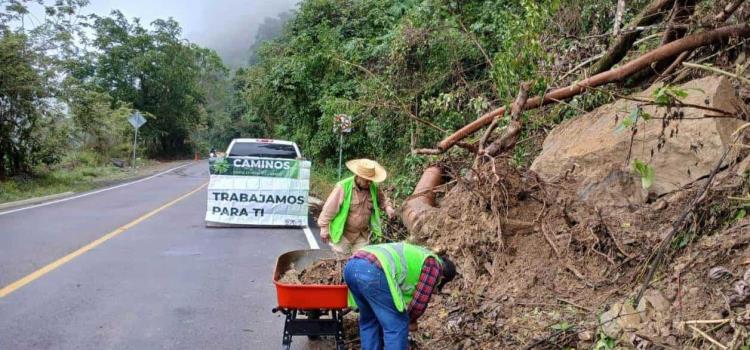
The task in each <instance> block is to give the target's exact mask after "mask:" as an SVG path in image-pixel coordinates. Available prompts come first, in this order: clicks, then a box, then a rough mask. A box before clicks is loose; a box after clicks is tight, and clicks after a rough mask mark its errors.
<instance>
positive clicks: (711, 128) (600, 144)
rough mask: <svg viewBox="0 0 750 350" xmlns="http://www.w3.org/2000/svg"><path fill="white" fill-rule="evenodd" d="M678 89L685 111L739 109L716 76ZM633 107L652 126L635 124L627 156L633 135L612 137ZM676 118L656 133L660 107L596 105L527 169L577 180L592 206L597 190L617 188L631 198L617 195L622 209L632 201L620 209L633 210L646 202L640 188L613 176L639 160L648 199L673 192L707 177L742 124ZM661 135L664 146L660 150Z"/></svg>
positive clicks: (559, 131)
mask: <svg viewBox="0 0 750 350" xmlns="http://www.w3.org/2000/svg"><path fill="white" fill-rule="evenodd" d="M657 88H658V86H654V87H651V88H650V89H648V90H646V91H644V92H642V93H640V94H637V95H636V96H634V97H637V98H639V99H647V100H653V97H652V96H653V93H654V91H655V90H656V89H657ZM680 88H681V89H682V90H684V91H686V92H687V93H688V96H687V97H686V98H684V99H682V101H683V102H684V103H686V104H694V105H700V106H707V107H712V108H716V109H720V110H723V111H728V112H733V111H735V110H736V109H737V106H738V105H739V103H741V102H740V100H739V99H738V98H737V96H736V94H735V89H734V87H732V85H731V83H730V82H729V81H728V80H727V79H726V78H723V77H718V76H711V77H706V78H703V79H698V80H693V81H691V82H688V83H686V84H684V85H682V86H680ZM638 107H641V108H642V110H643V111H644V112H645V113H648V114H650V115H651V116H652V117H653V119H651V120H649V121H646V122H644V121H642V120H640V121H639V122H638V124H637V128H638V132H637V133H636V135H635V137H634V138H633V141H632V150H630V148H631V137H632V133H631V131H630V129H629V128H625V129H624V130H623V128H622V127H620V128H619V129H620V130H618V125H620V124H621V123H622V121H623V119H624V118H626V117H627V116H628V115H629V114H630V113H631V112H632V111H633V110H635V109H636V108H638ZM670 112H675V110H674V109H672V110H671V111H670ZM680 112H682V113H684V115H683V118H682V119H681V120H679V121H678V120H673V121H671V122H670V123H669V125H667V126H666V127H663V126H662V122H663V119H662V117H663V116H664V115H665V114H666V113H667V109H666V108H664V107H657V106H654V105H646V104H644V103H643V102H635V101H631V100H626V99H620V100H618V101H616V102H614V103H612V104H608V105H605V106H601V107H599V108H597V109H596V110H594V111H592V112H590V113H588V114H585V115H582V116H579V117H577V118H574V119H571V120H568V121H566V122H564V123H562V124H560V125H559V126H557V127H556V128H555V129H554V130H553V131H552V132H551V133H550V134H549V136H547V138H546V140H545V141H544V146H543V150H542V152H541V154H540V155H539V156H538V157H537V158H536V159H535V160H534V163H533V164H532V165H531V169H532V170H534V171H535V172H536V173H537V174H539V176H540V177H541V178H542V179H544V180H547V181H554V180H556V179H559V178H561V177H564V176H572V177H574V178H576V179H579V180H582V181H583V183H584V186H583V188H582V190H581V193H580V194H581V196H582V197H585V198H584V199H588V200H596V198H595V197H597V196H596V195H592V194H597V193H600V192H607V191H603V188H605V187H609V186H611V185H613V184H623V183H624V184H625V185H620V186H619V187H620V188H622V189H628V191H631V192H634V193H623V195H624V197H623V198H624V199H626V200H625V201H624V202H631V203H623V204H633V203H632V201H645V198H646V196H644V195H643V193H637V192H639V191H641V189H638V188H637V187H636V186H628V185H627V184H628V181H629V180H628V179H627V177H623V176H622V175H623V174H622V173H621V170H618V169H626V171H630V167H631V166H632V163H633V161H634V160H635V159H638V160H640V161H642V162H644V163H647V164H650V165H651V166H652V167H653V168H654V174H655V175H654V181H653V184H652V186H651V187H650V188H649V192H651V193H653V194H656V195H662V194H665V193H668V192H671V191H674V190H676V189H678V188H680V187H682V186H684V185H686V184H689V183H691V182H693V181H695V180H697V179H699V178H701V177H704V176H706V175H708V174H709V173H710V172H711V170H712V169H713V167H714V166H715V165H716V162H718V160H719V159H720V158H721V155H722V154H723V152H724V150H725V149H726V147H727V146H728V145H729V144H730V143H731V142H732V133H733V132H734V131H735V130H736V129H737V128H738V127H739V126H740V125H742V121H740V120H738V119H734V118H710V117H709V118H705V117H706V116H711V115H716V114H717V113H716V112H711V111H707V110H705V109H699V108H690V107H683V108H682V109H681V110H680ZM662 132H663V134H662ZM660 135H662V137H661V139H662V141H663V142H664V144H663V145H662V147H661V148H659V147H658V143H659V142H660ZM629 150H630V151H631V152H632V155H631V158H630V162H628V161H627V157H628V152H629ZM618 171H620V173H616V172H618ZM615 175H617V176H615ZM607 195H608V196H609V195H610V193H607ZM607 202H611V198H610V200H609V201H607Z"/></svg>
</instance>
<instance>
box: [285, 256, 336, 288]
mask: <svg viewBox="0 0 750 350" xmlns="http://www.w3.org/2000/svg"><path fill="white" fill-rule="evenodd" d="M345 264H346V259H320V260H318V261H316V262H314V263H312V264H311V265H309V266H307V267H305V268H304V269H302V270H297V269H296V268H295V267H294V265H292V267H291V268H290V269H289V270H287V271H286V272H284V274H283V275H282V276H281V278H280V279H279V281H280V282H281V283H287V284H322V285H340V284H344V272H343V271H344V265H345Z"/></svg>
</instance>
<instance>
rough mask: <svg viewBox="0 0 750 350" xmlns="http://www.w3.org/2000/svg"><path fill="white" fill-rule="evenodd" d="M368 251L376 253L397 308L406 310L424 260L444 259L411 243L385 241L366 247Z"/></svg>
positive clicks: (412, 296) (441, 262)
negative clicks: (430, 258)
mask: <svg viewBox="0 0 750 350" xmlns="http://www.w3.org/2000/svg"><path fill="white" fill-rule="evenodd" d="M360 250H364V251H366V252H368V253H371V254H374V255H375V256H376V257H377V258H378V261H380V266H381V267H382V268H383V272H384V273H385V278H386V280H388V288H389V289H390V290H391V297H392V298H393V304H394V305H395V306H396V310H398V311H399V312H404V311H406V309H407V308H408V307H409V304H410V303H411V300H412V299H413V298H414V292H415V290H416V288H417V283H419V277H420V275H421V274H422V267H423V266H424V261H425V260H426V259H427V258H429V257H432V258H434V259H435V260H437V261H438V263H439V264H440V265H442V264H443V261H442V260H440V258H439V257H438V256H437V255H436V254H435V253H433V252H432V251H430V250H428V249H426V248H423V247H420V246H417V245H413V244H409V243H404V242H400V243H385V244H376V245H371V246H367V247H364V248H362V249H360Z"/></svg>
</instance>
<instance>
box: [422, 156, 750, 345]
mask: <svg viewBox="0 0 750 350" xmlns="http://www.w3.org/2000/svg"><path fill="white" fill-rule="evenodd" d="M733 159H736V158H733ZM507 164H508V159H496V160H495V161H494V164H493V163H488V164H485V165H484V166H483V167H481V168H480V169H479V171H477V172H475V176H472V177H468V178H467V177H466V176H454V178H453V180H455V185H454V187H453V188H452V189H450V190H449V191H448V192H447V193H446V194H445V196H444V198H443V199H442V201H441V203H440V208H438V209H436V210H434V211H433V212H431V213H430V214H429V215H430V217H429V218H428V220H424V222H425V223H424V225H422V227H421V228H419V230H418V232H413V233H412V234H413V236H412V237H411V240H413V241H415V242H417V243H424V244H426V245H428V246H430V247H431V248H433V249H436V250H440V251H443V252H446V253H447V254H448V255H449V256H451V257H453V258H454V260H455V261H456V263H457V266H458V269H459V273H460V276H459V277H458V278H457V279H456V280H455V281H454V282H452V283H450V284H449V285H448V286H446V289H445V290H444V293H443V294H442V295H435V296H433V300H432V301H431V303H430V308H429V309H428V311H427V313H426V314H425V316H424V317H423V319H422V320H421V322H420V331H419V332H417V333H415V334H414V335H413V336H414V337H415V338H417V341H418V343H419V348H421V349H512V348H513V349H519V348H526V349H531V348H534V349H559V348H565V347H575V348H589V347H592V346H594V345H595V344H596V343H600V344H601V343H606V342H612V344H614V343H617V344H619V345H620V346H624V347H638V348H642V349H650V348H658V346H662V347H675V348H690V347H694V348H702V347H704V346H708V344H710V341H709V340H708V339H707V338H705V337H702V336H697V335H696V334H697V333H696V332H695V331H693V330H692V329H691V328H690V327H698V328H700V329H702V330H703V331H705V332H708V333H709V334H710V336H711V337H716V338H719V341H720V342H722V343H723V344H730V343H731V342H732V340H733V339H735V338H737V339H744V338H741V337H742V336H743V335H744V334H745V333H743V332H745V328H744V327H743V326H742V325H741V322H743V321H742V320H743V317H750V314H748V312H750V311H747V310H748V309H746V307H747V302H748V299H750V288H746V286H747V284H742V283H743V281H744V279H743V278H744V274H745V271H746V269H747V268H748V267H750V220H748V219H747V218H745V215H744V214H743V213H745V212H743V211H742V210H744V209H742V208H746V206H747V204H748V203H749V202H750V201H745V202H741V203H738V202H737V201H736V200H732V199H730V198H735V197H741V198H745V197H743V196H747V193H748V187H749V183H748V181H747V180H748V179H747V177H745V176H740V175H738V174H737V172H738V169H737V167H739V166H740V165H735V166H733V167H729V168H727V169H726V170H724V171H723V172H722V173H720V174H719V176H717V179H716V180H715V182H714V185H713V186H712V188H713V189H712V190H711V191H709V193H708V194H707V195H706V198H704V200H703V201H701V204H699V206H698V207H697V209H696V210H695V211H694V213H693V214H691V216H690V217H689V223H688V225H687V226H686V227H685V228H684V229H683V230H682V231H681V233H680V234H679V235H678V236H677V237H676V238H675V239H674V241H673V242H671V245H672V246H671V249H670V251H669V253H668V255H669V256H668V257H667V259H666V261H667V262H668V263H666V264H664V265H663V266H662V268H660V269H659V270H658V272H657V277H656V278H655V279H654V280H653V282H652V283H651V285H650V287H649V288H648V290H647V292H646V293H645V297H644V298H643V299H642V302H641V303H640V304H639V305H632V300H633V299H634V296H635V295H636V294H637V292H638V290H639V287H640V283H641V281H642V277H643V274H644V272H645V269H646V262H647V261H648V258H649V257H650V256H651V254H652V253H653V249H654V247H656V246H657V245H658V244H659V243H660V242H661V240H662V239H663V236H664V234H665V233H666V232H667V231H668V230H669V228H670V226H671V224H672V222H673V221H674V220H675V219H676V217H677V216H678V215H679V213H680V212H681V211H682V209H683V208H684V206H685V205H687V204H688V203H689V202H690V201H691V199H692V198H693V197H694V196H695V194H696V193H697V192H699V189H700V187H701V186H702V185H703V184H704V183H705V180H700V181H697V182H695V183H693V184H691V185H688V186H687V187H684V188H682V189H680V190H678V191H675V192H673V193H670V194H668V195H666V196H663V197H661V198H657V199H655V200H653V199H652V200H651V201H649V202H647V203H643V204H629V205H627V206H607V207H596V206H594V205H591V204H589V203H590V202H587V201H584V200H583V199H581V197H580V195H579V193H578V190H579V188H581V186H582V183H580V182H579V181H578V180H574V179H568V178H566V177H563V178H562V179H559V180H557V181H555V182H554V183H545V182H543V181H541V180H540V179H539V178H538V176H536V175H535V174H534V173H533V172H525V171H519V170H517V169H515V168H513V167H510V166H508V165H507ZM452 166H453V168H454V169H456V166H455V165H452ZM469 166H470V165H469V164H466V165H465V168H468V167H469ZM739 172H740V173H741V174H744V171H739ZM457 173H458V171H457ZM738 208H740V209H738ZM717 266H719V267H723V268H724V269H723V270H717V271H720V272H721V273H718V272H716V271H714V270H712V269H715V268H716V267H717ZM711 271H714V275H716V274H717V273H718V274H719V275H720V278H718V279H716V278H713V277H711V274H710V273H709V272H711ZM748 274H750V272H749V273H748ZM714 277H715V276H714ZM748 279H750V276H749V277H748ZM744 283H747V282H744ZM724 296H725V297H726V298H725V297H724ZM695 320H712V322H717V323H716V324H711V325H710V326H711V327H706V325H705V324H698V323H696V324H692V323H690V321H695ZM714 320H724V321H723V323H720V322H721V321H714ZM686 322H687V323H686ZM714 326H721V327H714ZM743 341H744V340H743ZM739 343H740V340H735V342H734V344H739Z"/></svg>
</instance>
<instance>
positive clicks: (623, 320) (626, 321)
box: [617, 303, 641, 331]
mask: <svg viewBox="0 0 750 350" xmlns="http://www.w3.org/2000/svg"><path fill="white" fill-rule="evenodd" d="M617 323H619V324H620V326H621V327H622V328H624V329H625V330H628V331H636V330H638V329H640V328H641V316H640V315H639V312H638V311H636V310H635V308H634V307H633V305H630V303H625V304H623V305H622V311H621V312H620V318H619V319H618V320H617Z"/></svg>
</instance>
